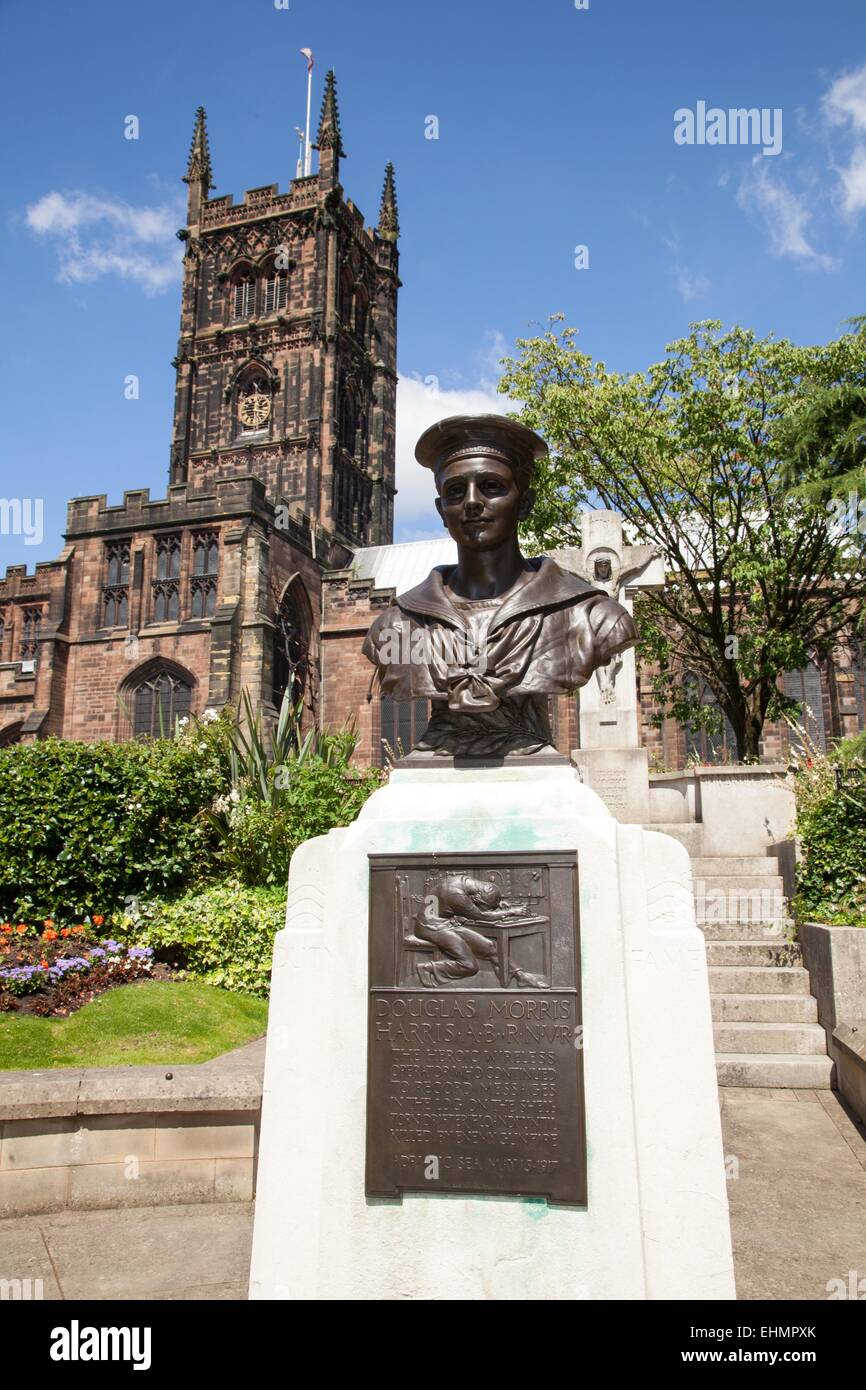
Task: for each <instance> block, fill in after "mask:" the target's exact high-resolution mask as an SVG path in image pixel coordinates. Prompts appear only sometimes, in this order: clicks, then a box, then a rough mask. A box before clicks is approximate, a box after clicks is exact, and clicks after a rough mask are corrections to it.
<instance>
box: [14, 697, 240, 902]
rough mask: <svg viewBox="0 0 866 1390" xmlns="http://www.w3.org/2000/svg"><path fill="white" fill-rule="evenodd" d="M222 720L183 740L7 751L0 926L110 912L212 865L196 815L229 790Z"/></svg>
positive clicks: (208, 829)
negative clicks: (5, 922) (0, 922)
mask: <svg viewBox="0 0 866 1390" xmlns="http://www.w3.org/2000/svg"><path fill="white" fill-rule="evenodd" d="M226 740H227V736H226V729H225V722H224V721H223V720H214V721H213V722H211V723H205V724H202V725H190V726H189V727H188V728H187V729H186V731H185V732H184V733H183V734H182V735H180V736H179V737H178V738H176V739H159V740H154V741H148V742H142V743H71V742H64V741H61V740H59V739H53V738H50V739H45V740H44V741H41V742H38V743H30V744H18V745H16V746H14V747H12V748H7V749H2V750H0V920H7V919H11V920H13V921H16V922H17V921H34V920H36V921H39V920H42V919H44V918H46V917H57V918H58V919H59V920H63V921H66V920H69V919H70V918H71V919H74V918H79V919H80V918H81V917H83V916H85V915H87V914H88V913H93V912H102V913H103V914H105V915H107V914H108V913H109V912H110V911H112V910H113V909H114V908H116V907H119V906H120V905H121V904H122V903H123V902H124V900H125V899H126V898H127V897H129V896H133V895H138V896H141V895H144V894H154V893H167V892H171V891H172V890H173V889H176V888H177V887H179V886H180V885H181V884H185V883H189V882H190V881H191V880H193V881H194V880H195V879H196V878H197V877H200V876H201V875H202V874H203V873H205V872H206V871H207V870H208V868H209V866H211V865H212V864H213V862H214V857H215V844H216V840H215V835H214V831H213V827H212V826H211V825H210V824H209V823H208V822H207V820H206V819H205V818H204V817H202V816H200V815H199V812H200V811H201V810H202V809H203V808H204V807H206V806H209V805H210V803H211V802H212V801H213V799H214V797H215V796H217V795H218V794H219V793H220V791H222V790H223V789H224V788H225V786H226V785H227V779H228V752H227V741H226Z"/></svg>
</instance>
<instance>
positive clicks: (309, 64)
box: [301, 48, 313, 72]
mask: <svg viewBox="0 0 866 1390" xmlns="http://www.w3.org/2000/svg"><path fill="white" fill-rule="evenodd" d="M301 52H302V53H303V55H304V57H305V58H306V60H307V72H312V71H313V50H312V49H311V48H302V49H301Z"/></svg>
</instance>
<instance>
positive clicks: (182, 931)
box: [111, 879, 286, 998]
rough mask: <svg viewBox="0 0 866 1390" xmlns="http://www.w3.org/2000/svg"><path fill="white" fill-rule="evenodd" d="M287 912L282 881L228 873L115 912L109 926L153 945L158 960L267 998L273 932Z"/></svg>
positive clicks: (137, 942) (121, 937)
mask: <svg viewBox="0 0 866 1390" xmlns="http://www.w3.org/2000/svg"><path fill="white" fill-rule="evenodd" d="M285 917H286V887H285V885H283V886H282V887H279V888H251V887H249V885H247V884H243V883H240V882H239V881H238V880H237V879H229V880H227V881H225V882H223V883H216V884H211V885H210V886H208V887H202V888H199V889H197V890H194V891H192V892H190V893H185V894H184V896H183V897H180V898H174V899H170V900H163V899H152V900H147V901H144V902H141V903H138V904H137V905H136V910H135V912H134V913H133V914H131V915H130V914H124V913H118V914H116V915H115V916H114V918H113V919H112V922H111V930H112V932H113V934H114V935H115V936H116V937H117V938H118V939H119V940H122V941H125V942H128V943H129V944H130V945H134V946H152V947H153V950H154V953H155V955H156V958H157V959H158V960H164V961H167V962H169V963H170V964H173V965H178V966H180V967H181V968H183V969H186V970H188V971H189V973H190V974H191V975H193V976H195V977H196V978H198V979H200V980H204V981H205V982H206V983H207V984H209V985H217V986H219V988H221V989H228V990H232V991H234V992H235V993H243V994H255V995H258V996H259V997H260V998H266V997H267V993H268V988H269V985H270V975H271V957H272V955H273V949H274V935H275V933H276V932H277V931H279V929H280V928H281V927H282V926H283V925H284V924H285Z"/></svg>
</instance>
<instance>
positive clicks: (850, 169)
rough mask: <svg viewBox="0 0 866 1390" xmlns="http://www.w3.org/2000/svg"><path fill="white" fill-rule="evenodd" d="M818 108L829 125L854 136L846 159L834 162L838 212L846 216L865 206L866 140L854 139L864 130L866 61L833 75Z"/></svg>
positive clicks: (861, 209)
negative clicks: (839, 209)
mask: <svg viewBox="0 0 866 1390" xmlns="http://www.w3.org/2000/svg"><path fill="white" fill-rule="evenodd" d="M821 108H822V111H823V113H824V117H825V119H826V120H827V122H828V123H829V124H830V125H831V126H838V127H842V129H843V130H844V132H845V134H846V135H847V136H850V137H851V138H853V139H854V140H855V144H854V147H853V149H852V150H851V152H850V154H849V155H848V157H847V159H845V160H843V161H842V162H841V163H839V164H838V165H836V166H834V167H835V169H836V174H837V175H838V178H839V182H840V185H841V187H840V190H839V191H840V199H839V202H840V205H841V208H842V212H843V213H844V214H845V215H846V216H848V217H850V216H853V215H854V214H855V213H858V212H862V211H863V209H864V208H866V144H864V143H863V141H862V140H859V139H857V137H858V136H862V135H863V134H864V133H866V63H864V64H863V66H862V67H860V68H855V70H854V71H853V72H846V73H843V75H842V76H841V77H837V78H836V81H835V82H834V83H833V84H832V86H831V87H830V88H829V89H828V90H827V91H826V92H825V93H824V96H823V98H822V101H821Z"/></svg>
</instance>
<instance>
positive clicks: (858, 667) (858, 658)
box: [851, 642, 866, 729]
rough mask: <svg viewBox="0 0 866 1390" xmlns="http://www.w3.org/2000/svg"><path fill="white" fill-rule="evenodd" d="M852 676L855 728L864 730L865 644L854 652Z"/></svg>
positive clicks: (860, 644)
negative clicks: (855, 712) (855, 711)
mask: <svg viewBox="0 0 866 1390" xmlns="http://www.w3.org/2000/svg"><path fill="white" fill-rule="evenodd" d="M851 669H852V673H853V676H854V704H855V707H856V710H857V727H858V729H866V643H863V642H861V643H859V645H858V646H857V648H856V650H855V652H854V662H853V666H852V668H851Z"/></svg>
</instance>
